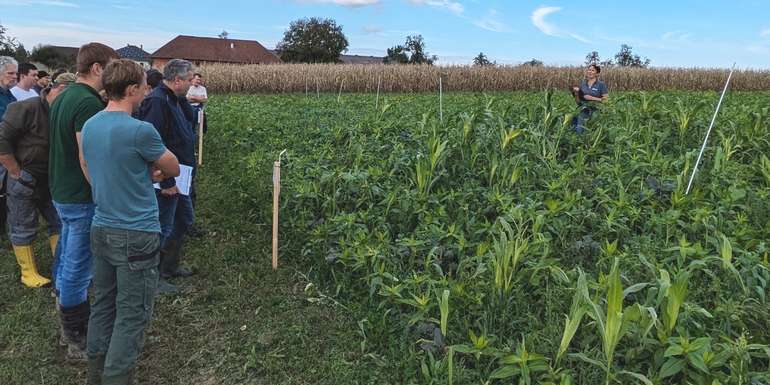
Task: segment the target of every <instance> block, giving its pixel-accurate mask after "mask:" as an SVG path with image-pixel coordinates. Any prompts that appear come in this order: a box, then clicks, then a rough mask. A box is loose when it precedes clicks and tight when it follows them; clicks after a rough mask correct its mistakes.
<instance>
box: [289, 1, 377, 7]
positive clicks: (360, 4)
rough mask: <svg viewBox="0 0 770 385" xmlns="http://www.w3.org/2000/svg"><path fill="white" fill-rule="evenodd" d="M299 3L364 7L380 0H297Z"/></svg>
mask: <svg viewBox="0 0 770 385" xmlns="http://www.w3.org/2000/svg"><path fill="white" fill-rule="evenodd" d="M299 2H300V3H316V4H334V5H341V6H343V7H366V6H368V5H377V4H379V3H380V0H299Z"/></svg>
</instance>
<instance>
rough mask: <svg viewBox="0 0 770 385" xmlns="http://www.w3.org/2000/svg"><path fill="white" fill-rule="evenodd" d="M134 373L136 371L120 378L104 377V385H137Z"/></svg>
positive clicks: (132, 370)
mask: <svg viewBox="0 0 770 385" xmlns="http://www.w3.org/2000/svg"><path fill="white" fill-rule="evenodd" d="M134 373H135V370H134V369H131V370H130V371H129V372H128V373H126V374H123V375H120V376H112V377H106V376H105V377H102V385H136V384H137V383H138V382H137V380H136V376H135V375H134Z"/></svg>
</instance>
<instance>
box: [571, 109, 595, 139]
mask: <svg viewBox="0 0 770 385" xmlns="http://www.w3.org/2000/svg"><path fill="white" fill-rule="evenodd" d="M595 111H596V107H592V106H584V107H581V108H580V113H579V114H578V115H577V116H575V117H574V118H572V127H573V128H574V129H575V132H577V133H578V134H582V133H583V131H585V129H586V127H585V125H584V124H585V122H586V121H587V120H588V119H590V118H591V115H593V113H594V112H595Z"/></svg>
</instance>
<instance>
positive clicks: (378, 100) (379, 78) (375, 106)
mask: <svg viewBox="0 0 770 385" xmlns="http://www.w3.org/2000/svg"><path fill="white" fill-rule="evenodd" d="M381 83H382V75H380V76H379V77H378V78H377V99H375V100H374V110H375V111H376V110H377V109H378V108H379V107H380V84H381Z"/></svg>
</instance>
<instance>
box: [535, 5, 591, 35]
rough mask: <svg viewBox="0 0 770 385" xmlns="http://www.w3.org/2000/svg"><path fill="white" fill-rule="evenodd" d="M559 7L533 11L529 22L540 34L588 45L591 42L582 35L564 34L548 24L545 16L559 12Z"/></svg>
mask: <svg viewBox="0 0 770 385" xmlns="http://www.w3.org/2000/svg"><path fill="white" fill-rule="evenodd" d="M561 10H562V8H561V7H546V6H543V7H540V8H537V9H535V10H534V11H533V12H532V15H531V16H530V20H532V24H533V25H534V26H535V27H536V28H537V29H539V30H540V32H542V33H544V34H546V35H548V36H554V37H571V38H573V39H575V40H577V41H580V42H583V43H590V42H591V41H590V40H588V39H587V38H585V37H584V36H582V35H578V34H576V33H571V32H565V31H562V30H561V28H559V27H558V26H556V25H555V24H553V23H550V22H548V21H547V20H546V19H545V18H546V16H548V15H550V14H552V13H556V12H559V11H561Z"/></svg>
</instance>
